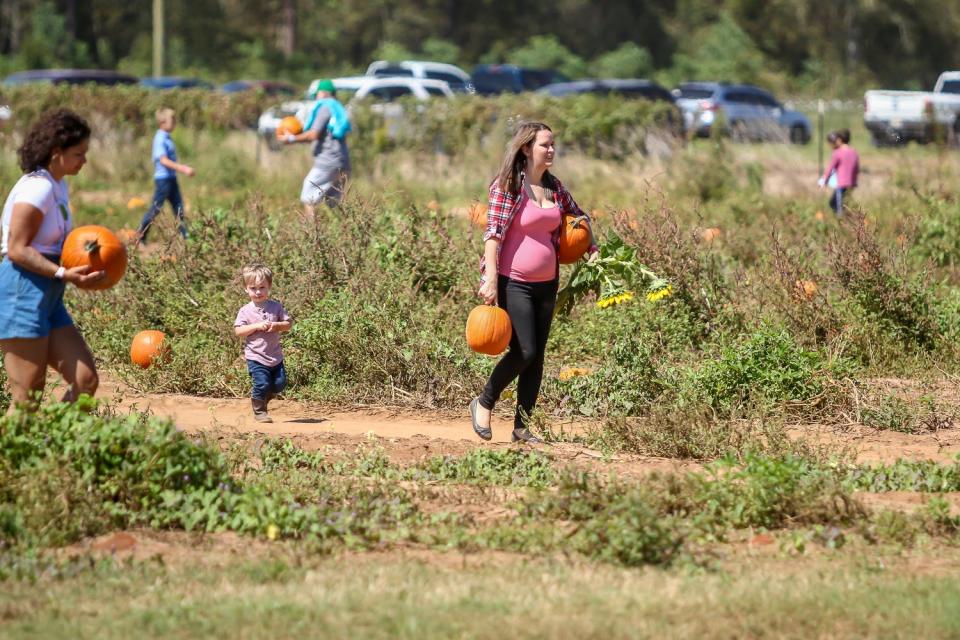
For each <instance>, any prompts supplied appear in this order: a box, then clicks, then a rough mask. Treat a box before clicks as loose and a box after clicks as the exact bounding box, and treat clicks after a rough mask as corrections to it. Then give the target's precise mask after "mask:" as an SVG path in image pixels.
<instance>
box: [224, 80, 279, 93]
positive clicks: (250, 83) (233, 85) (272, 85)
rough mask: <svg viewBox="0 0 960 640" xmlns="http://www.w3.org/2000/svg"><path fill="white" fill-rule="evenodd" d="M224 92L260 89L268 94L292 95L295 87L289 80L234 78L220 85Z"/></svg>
mask: <svg viewBox="0 0 960 640" xmlns="http://www.w3.org/2000/svg"><path fill="white" fill-rule="evenodd" d="M220 91H223V92H224V93H236V92H238V91H262V92H264V93H265V94H267V95H268V96H293V95H296V94H297V87H296V86H294V85H292V84H290V83H289V82H277V81H275V80H234V81H233V82H228V83H227V84H225V85H223V86H221V87H220Z"/></svg>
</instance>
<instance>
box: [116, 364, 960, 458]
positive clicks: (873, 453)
mask: <svg viewBox="0 0 960 640" xmlns="http://www.w3.org/2000/svg"><path fill="white" fill-rule="evenodd" d="M98 396H100V397H101V398H104V399H108V400H111V401H113V402H116V403H117V406H118V409H119V410H120V411H123V412H125V411H129V410H133V409H136V410H139V411H148V412H150V413H152V414H153V415H156V416H162V417H167V418H170V419H172V420H173V421H174V423H175V424H176V425H177V427H179V428H180V429H182V430H183V431H185V432H187V433H204V434H207V435H210V436H213V437H216V438H219V439H237V438H242V439H247V438H263V437H287V438H290V439H292V440H294V441H296V442H297V443H298V445H300V446H303V447H304V448H307V449H316V448H320V447H329V446H331V445H333V446H336V447H337V448H341V449H350V450H352V449H355V448H356V447H358V446H360V445H361V444H362V443H363V442H365V441H366V440H367V439H368V438H369V437H370V436H371V435H372V436H376V438H377V439H378V442H379V443H380V444H381V445H382V446H384V448H385V449H386V450H387V453H388V454H389V455H390V457H391V458H394V457H396V458H398V459H400V460H409V459H416V458H420V457H422V456H424V455H437V454H443V455H462V454H464V453H466V452H467V451H469V450H470V449H473V448H475V447H478V446H494V447H496V446H501V447H502V446H505V445H509V443H510V427H511V425H510V422H509V420H508V419H506V418H505V417H503V416H499V417H498V416H495V417H494V424H493V427H494V429H493V431H494V436H493V441H492V442H491V443H489V444H488V443H484V442H481V441H480V440H479V439H478V438H477V437H476V436H475V435H474V434H473V431H472V430H471V429H470V422H469V416H468V415H467V414H466V411H464V414H463V415H457V413H456V412H451V411H447V412H441V411H419V412H414V411H411V410H396V409H388V408H357V409H352V410H351V409H344V408H329V407H323V406H321V405H318V404H313V403H308V402H298V401H293V400H277V401H274V402H273V403H271V407H270V414H271V416H272V417H273V419H274V422H273V423H272V424H264V423H259V422H256V421H254V419H253V414H252V411H251V408H250V401H249V400H248V399H246V398H242V399H239V398H200V397H195V396H186V395H177V394H147V393H141V392H138V391H136V390H134V389H131V388H129V387H128V386H126V385H125V384H123V383H121V382H119V381H117V380H116V379H115V378H112V377H111V376H109V374H107V375H105V376H104V380H103V382H102V384H101V389H100V391H99V393H98ZM560 426H561V425H559V424H555V425H554V427H560ZM562 426H563V428H564V430H565V431H567V432H568V433H569V432H574V433H576V431H577V428H578V425H577V424H576V423H572V424H571V423H568V424H564V425H562ZM580 426H581V428H582V425H580ZM788 432H789V434H790V436H791V437H793V438H803V439H806V440H809V441H811V442H816V443H820V444H821V445H826V446H828V447H831V448H835V449H837V450H838V451H839V450H841V449H846V450H848V451H853V452H854V454H855V458H856V460H857V461H858V462H860V463H881V462H882V463H890V462H893V461H895V460H897V459H899V458H906V459H913V460H936V461H938V462H941V463H949V462H952V461H953V460H954V459H956V457H957V456H958V455H960V428H955V427H953V428H949V429H944V430H941V431H939V432H935V433H929V434H921V435H909V434H904V433H897V432H893V431H887V430H879V429H873V428H869V427H863V426H852V427H845V428H837V427H834V426H827V425H819V424H808V425H802V426H794V427H790V428H789V430H788ZM550 449H551V451H552V452H553V453H554V454H555V455H556V457H558V458H561V459H563V458H578V459H595V460H597V461H599V460H600V459H601V458H603V459H604V467H605V468H608V469H609V470H611V471H614V470H615V471H617V472H618V473H626V474H627V475H633V474H634V473H640V474H643V473H649V472H650V471H652V470H676V469H678V468H695V467H698V466H699V465H698V464H696V463H692V462H689V461H680V460H669V459H665V458H655V457H649V456H629V455H618V456H612V457H604V456H602V455H601V454H600V453H599V452H597V451H593V450H591V449H589V448H587V447H583V446H580V445H574V444H559V445H555V446H553V447H550Z"/></svg>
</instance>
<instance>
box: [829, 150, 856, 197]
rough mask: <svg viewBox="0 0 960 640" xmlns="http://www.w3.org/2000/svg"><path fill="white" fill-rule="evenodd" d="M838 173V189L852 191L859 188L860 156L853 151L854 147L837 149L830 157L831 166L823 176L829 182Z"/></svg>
mask: <svg viewBox="0 0 960 640" xmlns="http://www.w3.org/2000/svg"><path fill="white" fill-rule="evenodd" d="M834 171H836V172H837V187H839V188H841V189H852V188H853V187H855V186H857V176H859V175H860V154H858V153H857V152H856V151H854V150H853V147H846V146H844V147H840V148H839V149H835V150H834V152H833V155H832V156H830V166H829V167H827V171H826V172H825V173H824V174H823V179H824V180H828V179H829V178H830V174H831V173H833V172H834Z"/></svg>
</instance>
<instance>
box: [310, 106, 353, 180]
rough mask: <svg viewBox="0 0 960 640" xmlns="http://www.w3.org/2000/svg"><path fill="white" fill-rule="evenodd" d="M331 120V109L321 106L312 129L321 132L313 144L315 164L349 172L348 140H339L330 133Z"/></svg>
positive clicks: (321, 167)
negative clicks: (329, 124) (328, 127)
mask: <svg viewBox="0 0 960 640" xmlns="http://www.w3.org/2000/svg"><path fill="white" fill-rule="evenodd" d="M329 122H330V109H328V108H327V107H320V110H319V111H317V117H316V118H315V119H314V121H313V127H312V128H311V129H310V130H311V131H316V132H317V133H318V134H319V137H318V138H317V143H316V144H315V145H314V146H313V166H314V167H316V168H318V169H342V170H343V171H347V172H349V171H350V152H349V151H348V150H347V141H346V140H345V139H344V140H337V139H336V138H334V137H333V136H332V135H330V132H329V131H328V130H327V124H328V123H329Z"/></svg>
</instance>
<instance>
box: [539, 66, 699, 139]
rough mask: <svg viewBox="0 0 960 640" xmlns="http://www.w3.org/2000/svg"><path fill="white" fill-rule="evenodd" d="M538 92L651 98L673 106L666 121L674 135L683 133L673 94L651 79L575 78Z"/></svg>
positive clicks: (543, 88) (548, 86)
mask: <svg viewBox="0 0 960 640" xmlns="http://www.w3.org/2000/svg"><path fill="white" fill-rule="evenodd" d="M537 93H544V94H547V95H551V96H555V97H563V96H572V95H579V94H585V93H589V94H594V95H604V96H608V95H617V96H622V97H624V98H629V99H634V100H649V101H651V102H664V103H667V104H669V105H670V107H672V108H671V109H670V111H669V112H668V113H667V114H666V122H667V124H668V125H669V128H670V129H671V131H672V133H673V134H674V135H677V136H680V135H682V134H683V131H682V130H681V127H682V125H683V116H682V114H681V112H680V109H679V108H677V102H676V99H675V98H674V97H673V94H672V93H670V92H669V91H667V89H665V88H664V87H662V86H660V85H659V84H657V83H656V82H653V81H651V80H626V79H620V78H610V79H588V80H574V81H573V82H557V83H554V84H548V85H546V86H545V87H541V88H539V89H537Z"/></svg>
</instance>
